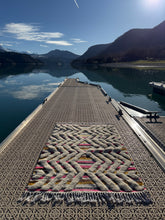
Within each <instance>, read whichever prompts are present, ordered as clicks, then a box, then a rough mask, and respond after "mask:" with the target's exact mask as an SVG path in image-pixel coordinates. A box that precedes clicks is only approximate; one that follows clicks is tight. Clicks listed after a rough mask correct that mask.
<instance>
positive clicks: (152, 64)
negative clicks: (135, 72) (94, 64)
mask: <svg viewBox="0 0 165 220" xmlns="http://www.w3.org/2000/svg"><path fill="white" fill-rule="evenodd" d="M100 66H101V67H114V68H138V69H139V68H140V69H142V68H146V69H147V68H161V69H165V60H162V61H145V60H144V61H143V60H140V61H135V62H119V63H105V64H100Z"/></svg>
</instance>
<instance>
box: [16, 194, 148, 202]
mask: <svg viewBox="0 0 165 220" xmlns="http://www.w3.org/2000/svg"><path fill="white" fill-rule="evenodd" d="M63 201H64V202H65V203H66V204H67V205H70V204H72V203H75V204H84V203H90V204H93V205H94V204H96V203H98V204H104V203H107V204H111V205H122V204H123V203H126V204H128V205H131V204H133V203H136V204H144V205H148V204H150V203H152V202H151V199H150V197H149V194H148V193H146V192H137V193H106V192H93V193H92V192H82V193H81V192H65V193H60V192H57V193H56V192H53V193H50V192H25V193H24V194H23V195H22V197H21V198H20V199H19V200H18V202H20V203H23V204H26V203H30V204H35V203H37V202H38V203H49V202H52V205H55V204H56V203H62V202H63Z"/></svg>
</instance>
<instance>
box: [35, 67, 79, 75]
mask: <svg viewBox="0 0 165 220" xmlns="http://www.w3.org/2000/svg"><path fill="white" fill-rule="evenodd" d="M35 72H37V73H38V72H43V73H48V74H50V75H52V76H54V77H69V76H72V75H74V74H75V73H77V72H79V71H78V70H76V69H73V68H72V67H71V66H70V65H69V64H68V65H65V66H53V65H49V66H44V67H43V68H40V69H39V70H35Z"/></svg>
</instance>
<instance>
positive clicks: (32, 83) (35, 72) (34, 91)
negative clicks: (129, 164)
mask: <svg viewBox="0 0 165 220" xmlns="http://www.w3.org/2000/svg"><path fill="white" fill-rule="evenodd" d="M66 77H70V78H80V80H82V81H89V82H94V83H97V84H98V83H99V84H100V85H101V86H102V87H103V88H104V89H105V90H106V91H107V93H108V94H109V95H110V96H111V97H113V98H115V99H116V100H119V101H121V100H122V101H125V102H128V103H131V104H134V105H137V106H140V107H143V108H146V109H149V110H155V111H161V112H162V113H161V115H165V96H161V95H159V94H154V93H152V88H150V87H149V85H148V83H149V82H150V81H164V80H165V71H161V70H136V69H117V68H108V69H107V68H102V69H98V68H96V69H90V68H88V69H79V70H76V69H73V68H72V67H71V66H68V65H67V66H62V67H57V66H56V67H53V66H51V67H43V68H42V69H33V68H32V67H19V68H4V69H2V68H0V103H1V108H0V125H1V126H0V142H1V141H2V140H3V139H4V138H5V137H6V136H7V135H8V134H9V133H10V132H11V131H12V130H13V129H14V128H15V127H16V126H17V125H18V124H19V123H20V122H21V121H22V120H23V119H24V118H25V117H26V116H27V115H29V114H30V113H31V112H32V111H33V110H34V109H35V108H36V107H37V106H38V105H39V104H40V103H42V102H43V100H44V98H45V97H46V96H48V95H49V94H50V93H51V92H52V91H53V90H54V89H55V88H56V87H57V83H59V82H62V81H63V80H64V79H65V78H66Z"/></svg>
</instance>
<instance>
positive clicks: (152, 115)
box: [120, 102, 159, 121]
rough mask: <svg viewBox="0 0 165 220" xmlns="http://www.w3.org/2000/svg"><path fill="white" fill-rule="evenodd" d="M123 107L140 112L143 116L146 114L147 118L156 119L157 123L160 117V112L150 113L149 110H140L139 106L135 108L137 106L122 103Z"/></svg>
mask: <svg viewBox="0 0 165 220" xmlns="http://www.w3.org/2000/svg"><path fill="white" fill-rule="evenodd" d="M120 104H121V105H123V106H125V107H128V108H130V109H133V110H135V111H138V112H140V113H142V114H145V115H146V117H147V118H149V119H151V120H152V118H154V119H155V121H156V119H157V118H159V115H158V113H159V112H158V111H148V110H147V109H144V108H140V107H138V106H135V105H131V104H129V103H127V102H120Z"/></svg>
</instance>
